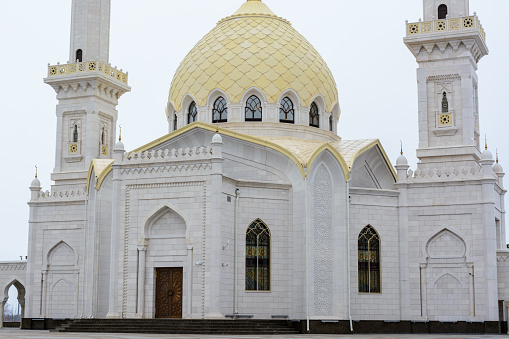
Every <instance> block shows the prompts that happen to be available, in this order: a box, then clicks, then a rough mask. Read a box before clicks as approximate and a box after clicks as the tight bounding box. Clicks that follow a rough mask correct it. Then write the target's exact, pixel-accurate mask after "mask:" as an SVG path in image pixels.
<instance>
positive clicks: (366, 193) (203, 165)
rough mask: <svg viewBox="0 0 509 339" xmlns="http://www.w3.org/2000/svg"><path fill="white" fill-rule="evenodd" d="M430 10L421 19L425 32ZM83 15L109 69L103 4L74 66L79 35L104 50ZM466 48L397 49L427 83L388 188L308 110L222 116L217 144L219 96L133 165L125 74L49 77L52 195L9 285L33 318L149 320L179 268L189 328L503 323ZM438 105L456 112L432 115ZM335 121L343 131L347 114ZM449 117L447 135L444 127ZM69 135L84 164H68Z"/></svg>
mask: <svg viewBox="0 0 509 339" xmlns="http://www.w3.org/2000/svg"><path fill="white" fill-rule="evenodd" d="M253 1H254V0H253ZM442 2H444V1H442ZM442 2H441V3H442ZM445 2H447V1H445ZM447 3H450V5H449V6H451V8H452V13H453V17H460V16H461V15H465V16H466V15H468V1H467V0H465V1H452V0H451V1H449V2H447ZM461 5H464V6H466V7H464V8H463V7H461ZM80 6H81V7H83V8H85V9H86V10H85V9H83V10H80V9H79V8H81V7H80ZM434 6H436V4H435V1H432V0H426V1H425V2H424V8H425V20H433V19H432V16H433V15H432V14H431V12H432V11H433V10H434V8H435V7H434ZM93 8H95V9H98V8H101V9H102V10H100V11H98V12H97V13H96V12H93V11H92V9H93ZM91 11H92V12H91ZM85 13H86V14H85ZM94 13H95V14H94ZM455 13H456V14H455ZM83 15H87V16H89V19H87V20H88V21H87V22H95V21H94V20H96V21H97V20H99V21H100V22H101V25H100V26H101V27H103V26H104V27H108V29H106V28H105V29H104V30H102V28H101V31H100V35H101V37H100V38H98V40H97V39H96V42H97V44H99V45H98V46H99V47H97V46H95V45H94V46H95V47H94V46H92V47H93V48H98V49H99V50H100V51H101V53H102V54H101V56H100V58H99V59H100V60H102V59H101V58H105V59H104V61H103V62H105V63H107V51H105V48H106V49H107V41H108V39H109V37H108V38H106V37H105V36H102V35H108V34H109V22H108V23H106V21H109V20H107V19H106V18H109V1H105V0H102V1H95V0H86V1H85V0H83V1H79V0H75V1H74V2H73V27H74V28H73V29H74V33H72V34H78V33H77V32H78V31H79V32H80V33H79V34H80V36H77V37H75V39H74V40H73V39H72V41H73V44H74V45H72V46H71V53H73V50H75V49H76V46H77V45H76V44H79V43H80V41H81V40H80V39H82V38H83V37H82V36H81V35H82V34H85V35H86V34H92V35H93V34H96V33H94V32H90V31H87V29H85V30H84V29H81V28H80V29H78V28H76V27H82V26H83V25H84V24H83V23H81V21H83V20H84V19H83V17H82V16H83ZM80 20H81V21H80ZM271 20H272V19H271ZM409 25H412V24H409ZM87 27H88V26H87ZM409 27H410V26H409ZM419 27H421V26H419ZM419 32H420V31H419ZM458 32H459V33H454V34H450V35H448V36H447V39H448V40H447V43H445V45H442V42H443V41H444V40H443V39H442V40H440V41H441V42H438V39H439V38H443V36H442V35H441V34H443V33H441V32H434V33H430V34H429V35H424V34H421V33H419V34H415V35H412V34H413V33H412V34H410V35H409V36H408V37H407V38H405V43H406V44H407V46H408V47H409V48H410V50H411V51H412V52H413V54H414V56H416V58H417V61H418V62H419V67H420V68H419V70H418V80H419V89H418V90H419V129H420V130H419V137H420V145H419V150H418V156H419V157H420V158H421V163H419V165H418V168H417V169H415V171H413V170H409V166H408V164H407V161H406V159H405V157H404V156H403V155H402V156H401V157H400V158H399V159H398V161H397V164H396V172H395V171H394V169H393V167H392V165H391V164H390V162H389V161H388V160H387V156H386V155H385V152H384V150H383V148H382V147H381V145H380V144H379V142H377V141H369V140H368V141H365V140H360V141H344V140H341V138H340V137H338V136H337V135H336V134H335V132H336V131H335V130H334V131H333V132H330V131H329V127H330V126H329V125H328V124H329V116H328V115H330V114H331V112H329V113H325V109H323V110H321V111H322V112H324V113H322V115H323V117H324V118H323V119H321V120H320V121H322V122H324V123H323V125H320V126H319V128H315V127H310V126H309V119H308V118H309V115H308V111H309V107H308V106H297V111H298V112H297V113H296V123H295V124H291V125H290V124H283V123H280V122H278V119H277V115H278V113H277V112H278V107H279V106H277V105H275V104H267V102H264V103H263V104H264V105H265V106H264V107H265V108H267V110H266V111H264V112H266V113H265V114H268V117H267V119H266V120H264V121H263V122H244V121H243V120H242V118H241V116H242V114H241V112H243V110H244V107H243V105H245V104H243V103H242V102H241V103H233V104H231V103H229V102H228V104H229V105H230V106H228V107H229V109H230V111H229V114H231V116H232V117H234V118H232V120H228V122H227V123H222V124H221V125H220V127H221V128H220V129H219V131H216V127H215V126H213V125H210V123H211V122H212V120H211V115H210V114H208V113H209V112H210V111H211V110H212V106H211V105H212V103H213V102H214V101H215V99H217V96H219V95H221V93H220V92H213V93H210V96H209V99H210V100H209V102H208V103H207V105H206V106H203V107H199V108H198V112H199V119H198V121H197V122H194V123H192V124H187V121H186V120H185V118H186V117H185V112H184V111H182V112H177V113H176V116H177V118H178V122H177V130H175V131H174V130H173V126H174V121H173V119H174V117H175V112H174V111H172V110H171V109H172V106H171V105H170V104H169V105H168V111H167V118H168V122H169V126H170V127H169V130H170V132H171V133H170V134H168V135H166V136H163V137H161V138H159V139H156V140H155V141H154V142H152V143H150V144H148V145H145V146H142V147H140V148H139V149H137V150H136V151H133V152H126V151H125V150H124V146H123V144H122V143H121V142H120V141H119V142H118V143H116V145H115V146H114V141H115V124H116V119H117V112H116V104H117V102H118V98H119V97H120V95H122V94H123V93H125V92H127V91H129V87H128V86H127V83H126V82H123V81H122V80H123V78H122V76H123V75H122V74H123V73H122V72H120V73H115V71H113V73H108V74H107V75H104V74H97V75H93V76H92V77H90V76H89V75H88V74H87V73H86V72H85V73H82V74H81V73H79V72H78V73H76V74H67V75H65V76H64V75H62V76H57V77H56V78H52V77H48V78H47V79H46V82H47V83H48V84H50V85H52V87H53V88H55V90H56V91H57V93H58V95H57V98H58V99H59V105H58V106H57V120H58V132H57V146H56V148H57V151H56V167H55V173H54V174H53V179H54V180H55V185H54V187H53V190H52V191H51V192H48V191H46V192H43V191H42V189H41V187H40V183H39V182H38V180H34V182H32V185H31V187H30V190H31V192H32V195H31V200H30V202H29V205H30V220H29V227H30V232H29V256H28V266H27V271H26V278H25V277H23V278H21V277H20V280H17V281H19V282H20V283H22V284H23V285H24V286H26V289H27V299H26V313H25V317H27V318H81V317H85V318H89V317H93V318H105V317H109V318H154V317H155V316H156V315H157V310H156V304H157V301H156V282H157V281H158V280H157V279H158V278H157V277H156V273H157V269H159V268H172V267H173V268H182V274H183V276H182V294H181V315H180V316H181V317H184V318H195V319H202V318H211V319H212V318H222V317H225V316H226V315H234V314H241V315H252V316H253V317H254V318H267V319H270V318H271V317H272V316H275V315H276V316H288V317H289V318H290V319H306V318H309V319H311V320H331V321H334V320H350V319H351V320H386V321H399V320H411V321H451V322H454V321H472V322H484V321H498V320H499V305H500V301H502V303H503V304H504V302H503V301H505V300H509V296H507V295H506V294H508V293H509V292H507V288H508V287H507V285H508V284H509V280H508V279H509V265H507V264H506V263H509V259H507V257H508V255H507V253H505V252H506V251H505V248H504V247H505V236H506V234H505V207H504V200H503V199H504V194H505V193H506V191H505V189H504V187H503V176H504V173H503V170H502V168H501V166H500V165H499V164H498V163H497V164H496V165H495V166H493V164H494V162H495V161H494V160H493V156H492V155H491V153H490V152H489V151H488V150H484V152H482V153H481V151H480V149H479V148H480V142H479V133H478V121H479V119H478V117H479V112H478V111H477V108H476V107H477V106H476V100H477V87H476V86H477V77H476V74H475V71H476V69H477V62H478V61H479V60H480V58H481V57H482V56H483V55H485V54H486V53H487V49H486V48H485V45H482V44H484V40H479V39H480V38H479V39H477V38H476V36H475V34H477V35H480V34H481V33H479V31H478V30H477V31H475V32H473V31H468V32H465V31H461V30H459V31H458ZM467 40H468V41H467ZM92 47H86V48H88V49H89V50H90V49H92V50H93V48H92ZM84 48H85V47H84ZM94 53H95V52H94ZM105 53H106V54H105ZM103 54H104V55H105V56H102V55H103ZM88 65H89V64H87V66H88ZM103 66H104V65H103ZM69 67H70V66H69ZM92 71H94V72H95V69H92ZM94 74H95V73H94ZM111 74H113V75H114V77H113V79H111V78H110V77H109V76H112V75H111ZM117 75H118V76H119V77H116V76H117ZM85 83H86V85H84V84H85ZM253 91H256V92H257V93H260V96H262V97H264V95H263V92H262V90H261V89H253V88H250V89H247V90H246V91H245V94H244V96H243V97H245V96H247V95H248V94H250V93H251V92H253ZM444 92H445V93H446V96H447V98H448V101H447V103H448V107H447V109H448V110H447V111H445V109H444V111H440V112H437V110H438V109H439V108H440V109H442V106H440V105H443V103H444V102H443V101H442V99H443V93H444ZM283 94H284V93H283ZM285 95H290V96H291V95H295V96H296V100H295V101H296V102H297V99H298V98H297V97H298V94H297V93H296V92H295V93H294V92H292V93H291V94H288V93H287V94H285ZM317 98H318V97H317ZM316 100H317V101H318V102H319V101H320V100H318V99H316ZM324 102H325V101H324ZM270 105H273V106H274V107H272V106H270ZM187 106H188V105H187V102H186V103H185V104H183V105H182V107H187ZM269 106H270V107H269ZM324 114H325V115H324ZM332 114H333V121H335V122H337V119H338V118H339V114H340V112H339V105H336V106H334V110H333V111H332ZM440 114H451V115H452V119H453V123H452V124H446V125H437V124H438V122H437V121H438V120H437V116H438V115H440ZM269 116H270V117H271V118H269ZM450 117H451V116H449V118H450ZM446 118H447V117H446ZM73 119H74V120H73ZM75 124H77V126H78V127H77V128H78V132H79V133H80V135H82V136H83V137H82V138H83V139H80V142H81V144H80V145H82V146H80V151H79V153H78V154H72V155H71V156H70V155H69V154H67V153H68V152H67V151H68V149H69V148H68V147H69V146H68V144H69V143H74V141H73V140H70V139H69V138H70V136H71V134H72V133H74V130H73V129H72V128H73V127H72V126H74V125H75ZM336 125H337V123H335V124H334V126H336ZM103 126H105V127H106V128H105V133H106V141H103V140H102V139H103V138H102V127H103ZM69 140H70V141H69ZM101 146H107V147H108V148H107V149H108V151H107V153H106V154H105V155H104V154H103V156H101V154H102V152H101V151H102V148H101ZM71 158H72V159H71ZM78 158H79V159H78ZM69 159H71V160H69ZM87 171H88V172H87ZM396 174H397V176H396ZM258 219H260V220H261V221H263V223H264V224H265V225H266V226H267V227H268V229H269V230H270V251H269V255H270V260H269V262H270V264H269V267H270V279H269V281H270V288H269V289H266V290H263V291H259V290H255V291H253V290H249V289H247V288H246V285H247V282H246V276H247V274H246V265H247V260H246V258H247V256H248V254H247V251H249V250H248V249H247V248H248V247H247V245H246V230H247V229H248V227H249V226H250V224H251V223H252V222H253V221H255V220H258ZM368 225H370V226H372V227H373V228H374V229H375V230H376V233H377V235H378V236H379V240H380V242H379V243H380V247H379V252H378V256H379V259H378V262H377V263H378V265H379V272H380V279H379V288H380V292H377V293H363V292H359V290H360V283H359V281H360V274H359V267H360V264H359V257H360V254H359V253H360V249H359V247H358V246H359V242H358V239H359V234H360V233H361V231H362V230H363V229H364V228H365V227H366V226H368ZM257 258H258V257H257ZM257 260H259V259H257ZM370 260H371V259H370ZM257 263H258V261H257ZM4 267H5V265H0V277H1V273H2V272H3V271H2V269H3V268H4ZM2 279H3V278H2ZM370 279H371V278H370ZM374 279H375V278H374ZM4 280H5V279H4ZM8 280H9V279H7V280H6V281H7V282H5V284H10V283H12V281H11V282H9V281H8ZM21 280H23V281H21ZM0 282H3V280H0ZM0 287H2V286H0ZM504 305H505V304H504ZM504 312H506V311H504ZM505 314H507V312H506V313H505Z"/></svg>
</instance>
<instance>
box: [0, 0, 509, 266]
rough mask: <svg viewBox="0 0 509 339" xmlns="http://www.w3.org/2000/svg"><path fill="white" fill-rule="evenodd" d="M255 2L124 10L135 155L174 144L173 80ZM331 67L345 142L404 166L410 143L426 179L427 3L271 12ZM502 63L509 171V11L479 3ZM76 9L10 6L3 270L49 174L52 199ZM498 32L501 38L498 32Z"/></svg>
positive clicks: (495, 95) (496, 95) (120, 31)
mask: <svg viewBox="0 0 509 339" xmlns="http://www.w3.org/2000/svg"><path fill="white" fill-rule="evenodd" d="M243 2H244V0H215V1H211V0H194V1H177V0H145V1H135V0H112V18H111V36H110V62H111V63H112V65H117V66H118V67H119V68H122V69H123V70H127V71H128V72H129V85H130V86H131V87H132V92H131V93H127V94H125V95H124V96H123V97H122V98H121V99H120V104H119V106H118V111H119V123H120V124H121V125H122V131H123V132H122V137H123V138H122V141H123V142H124V144H125V146H126V149H128V150H130V149H134V148H136V147H138V146H140V145H143V144H145V143H147V142H149V141H151V140H153V139H156V138H158V137H160V136H162V135H164V134H166V133H167V130H168V127H167V123H166V118H165V114H164V107H165V105H166V102H167V100H168V90H169V88H170V83H171V80H172V78H173V74H174V72H175V70H176V69H177V67H178V65H179V63H180V62H181V61H182V59H183V58H184V57H185V55H186V54H187V53H188V52H189V50H190V49H191V48H192V47H193V46H194V45H195V44H196V43H197V42H198V41H199V40H200V39H201V37H202V36H203V35H205V34H206V33H207V32H208V31H210V30H211V29H212V28H213V27H214V26H215V24H216V23H217V21H219V20H220V19H221V18H223V17H226V16H228V15H231V14H232V13H233V12H235V11H236V10H237V9H238V7H240V6H241V5H242V3H243ZM265 2H266V3H267V5H268V6H269V7H270V8H271V9H272V10H273V11H274V12H275V13H276V14H277V15H279V16H282V17H284V18H285V19H287V20H289V21H290V22H292V24H293V26H294V27H295V28H296V29H297V30H298V31H299V32H300V33H301V34H302V35H304V36H305V37H306V38H307V39H308V40H309V41H310V42H311V44H313V45H314V47H315V48H316V49H317V50H318V52H319V53H320V54H321V55H322V57H323V58H324V59H325V61H326V62H327V64H328V65H329V67H330V69H331V70H332V73H333V74H334V77H335V80H336V83H337V85H338V90H339V98H340V99H339V100H340V104H341V109H342V115H341V118H340V121H339V135H340V136H341V137H342V138H343V139H365V138H379V139H380V140H381V142H382V145H383V146H384V148H385V151H386V152H387V154H388V155H389V157H390V158H391V160H392V161H393V163H394V162H395V159H396V158H397V156H398V155H399V147H400V146H399V143H400V140H403V143H404V149H405V154H406V155H407V157H408V158H409V161H410V164H411V166H412V168H413V169H415V164H416V159H415V149H416V148H417V142H418V133H417V90H416V77H415V69H416V68H417V63H416V62H415V59H414V57H413V56H412V54H411V53H410V51H408V49H407V48H406V47H405V45H404V44H403V36H404V35H405V20H406V19H408V20H409V21H410V22H414V21H418V19H419V18H420V17H422V16H423V15H422V1H421V0H391V1H380V0H366V1H347V0H335V1H331V0H313V1H309V0H265ZM470 10H471V12H474V11H477V14H478V15H479V18H480V20H481V23H482V25H483V26H484V28H485V30H486V33H487V41H488V47H489V48H490V55H489V56H487V57H485V58H483V59H482V60H481V62H480V63H479V72H478V75H479V97H480V126H481V133H482V135H483V136H484V134H487V135H488V143H489V146H490V149H491V150H492V151H493V153H495V148H498V150H499V153H500V160H501V163H502V165H505V167H506V168H509V162H506V161H505V160H506V159H507V158H509V137H508V127H509V117H508V112H507V107H508V105H507V101H506V100H505V99H507V98H508V97H509V85H508V83H507V79H509V67H507V60H508V55H509V46H508V43H507V42H508V37H509V25H507V24H506V22H507V13H509V1H507V0H471V4H470ZM70 18H71V0H46V1H41V0H27V1H5V0H2V1H0V32H1V33H0V65H2V67H3V68H2V81H1V82H0V86H1V90H0V93H1V100H0V112H1V114H2V124H1V125H0V128H1V130H0V142H1V145H2V151H1V152H2V155H1V156H0V157H1V160H0V164H1V166H0V177H1V178H2V186H1V187H2V192H1V193H0V215H1V217H0V234H1V239H2V241H1V245H0V261H2V260H16V259H19V256H20V255H26V254H27V238H28V206H27V204H26V203H27V201H28V200H29V199H30V191H29V190H28V186H29V185H30V182H31V181H32V179H33V177H34V166H35V165H38V167H39V179H40V180H41V183H42V186H43V189H44V190H46V189H50V185H51V181H50V173H51V172H52V171H53V167H54V157H55V127H56V117H55V106H56V104H57V100H56V98H55V92H54V91H53V89H52V88H51V87H50V86H48V85H45V84H44V83H43V81H42V79H43V78H44V77H45V76H46V74H47V64H48V63H51V64H56V63H57V62H61V63H66V62H67V58H68V55H69V34H70V32H69V31H70ZM497 27H498V28H497ZM506 181H507V182H509V179H508V180H506Z"/></svg>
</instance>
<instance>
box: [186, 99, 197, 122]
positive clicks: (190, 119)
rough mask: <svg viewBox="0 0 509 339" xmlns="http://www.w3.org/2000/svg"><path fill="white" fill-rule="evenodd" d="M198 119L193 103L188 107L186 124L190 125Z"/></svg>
mask: <svg viewBox="0 0 509 339" xmlns="http://www.w3.org/2000/svg"><path fill="white" fill-rule="evenodd" d="M197 118H198V108H197V107H196V103H195V102H194V101H193V102H192V103H191V105H189V113H188V114H187V123H188V124H190V123H192V122H195V121H196V119H197Z"/></svg>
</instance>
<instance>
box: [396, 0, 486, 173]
mask: <svg viewBox="0 0 509 339" xmlns="http://www.w3.org/2000/svg"><path fill="white" fill-rule="evenodd" d="M404 41H405V44H406V45H407V47H408V48H409V49H410V51H411V52H412V54H413V55H414V56H415V58H416V59H417V62H418V64H419V68H418V69H417V83H418V96H419V149H418V150H417V157H418V158H419V159H420V160H421V163H420V164H419V167H420V168H426V167H427V168H437V167H446V166H447V167H449V166H466V165H472V164H473V163H474V162H475V163H478V162H479V159H480V155H481V153H480V143H479V110H478V95H477V93H478V90H477V88H478V80H477V73H476V71H477V64H478V62H479V60H480V59H481V58H482V57H483V56H485V55H487V54H488V48H487V46H486V36H485V33H484V30H483V28H482V26H481V24H480V22H479V19H478V18H477V16H476V15H475V14H474V15H470V14H469V2H468V0H424V21H421V20H419V22H415V23H407V36H406V38H405V39H404Z"/></svg>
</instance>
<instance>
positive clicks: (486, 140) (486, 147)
mask: <svg viewBox="0 0 509 339" xmlns="http://www.w3.org/2000/svg"><path fill="white" fill-rule="evenodd" d="M484 149H488V137H487V136H486V134H485V135H484Z"/></svg>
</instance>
